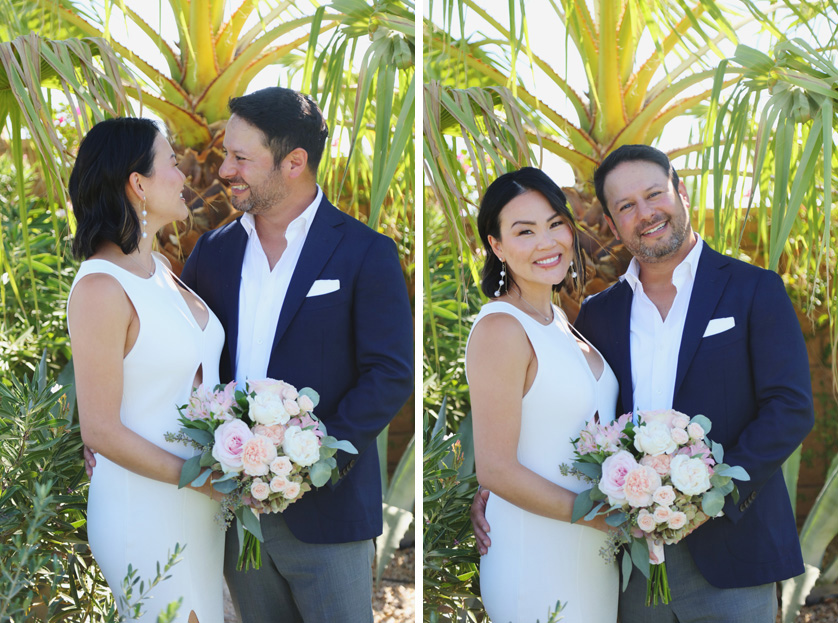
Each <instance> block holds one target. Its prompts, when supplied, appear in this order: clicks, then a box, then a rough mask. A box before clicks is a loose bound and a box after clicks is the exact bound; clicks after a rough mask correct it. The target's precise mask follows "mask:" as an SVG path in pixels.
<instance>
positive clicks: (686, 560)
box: [620, 542, 777, 623]
mask: <svg viewBox="0 0 838 623" xmlns="http://www.w3.org/2000/svg"><path fill="white" fill-rule="evenodd" d="M665 555H666V572H667V575H668V577H669V590H670V592H671V593H672V601H671V602H670V603H669V604H668V605H662V604H660V603H658V605H657V606H649V607H647V606H646V578H645V577H644V576H643V574H642V573H640V572H639V571H638V570H637V569H633V570H632V574H631V579H630V580H629V585H628V588H626V591H625V592H624V593H620V621H621V623H711V622H713V623H774V620H775V618H776V616H777V589H776V586H775V584H774V583H773V582H772V583H771V584H763V585H761V586H749V587H745V588H716V587H715V586H712V585H711V584H709V583H708V582H707V580H705V579H704V576H702V575H701V572H700V571H699V570H698V567H696V566H695V563H694V562H693V558H692V555H691V554H690V550H689V549H688V548H687V546H686V544H684V543H683V542H681V543H679V544H677V545H667V546H666V552H665Z"/></svg>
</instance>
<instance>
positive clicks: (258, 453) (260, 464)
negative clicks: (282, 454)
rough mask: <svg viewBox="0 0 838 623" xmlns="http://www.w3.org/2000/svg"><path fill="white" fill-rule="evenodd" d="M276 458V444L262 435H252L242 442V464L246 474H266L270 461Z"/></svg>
mask: <svg viewBox="0 0 838 623" xmlns="http://www.w3.org/2000/svg"><path fill="white" fill-rule="evenodd" d="M275 458H276V446H275V445H274V444H273V442H272V441H271V440H270V439H268V438H267V437H265V436H264V435H253V437H251V438H250V439H248V440H247V442H246V443H245V444H244V449H243V451H242V465H243V466H244V473H245V474H247V475H248V476H266V475H267V474H268V471H269V467H268V466H269V465H270V464H271V461H273V460H274V459H275Z"/></svg>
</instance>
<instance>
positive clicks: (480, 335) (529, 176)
mask: <svg viewBox="0 0 838 623" xmlns="http://www.w3.org/2000/svg"><path fill="white" fill-rule="evenodd" d="M477 227H478V231H479V234H480V238H481V240H482V241H483V245H484V247H485V249H486V263H485V265H484V267H483V278H482V284H481V286H482V289H483V292H484V293H485V294H486V295H487V296H489V297H490V298H492V300H491V301H490V302H489V303H487V304H486V305H484V306H483V309H481V310H480V313H479V314H478V316H477V318H476V320H475V321H474V326H473V328H472V331H471V335H470V336H469V341H468V344H467V347H466V372H467V376H468V382H469V392H470V395H471V406H472V412H473V418H474V445H475V461H476V468H477V478H478V481H479V482H480V484H481V486H482V487H485V488H488V489H490V490H491V491H492V493H493V495H491V496H490V497H489V501H488V505H487V508H486V520H487V522H488V523H489V525H491V527H492V546H491V548H489V551H488V553H487V554H486V555H484V556H483V557H482V558H481V562H480V591H481V595H482V599H483V603H484V605H485V607H486V611H487V613H488V614H489V618H490V619H491V620H492V621H493V622H494V623H510V622H511V623H535V621H536V620H539V621H541V622H542V623H544V622H545V621H547V619H548V613H549V612H552V611H555V610H556V605H557V602H559V601H560V602H562V603H565V604H566V606H565V609H564V610H563V611H562V613H561V616H562V617H563V618H562V619H561V620H562V621H564V622H565V623H583V622H585V623H587V622H591V621H594V622H597V623H609V622H613V621H616V619H617V597H618V586H617V584H618V579H617V568H616V565H614V564H613V563H612V564H606V563H605V562H604V561H603V559H602V558H601V557H600V555H599V550H600V548H601V547H602V546H603V545H604V544H605V542H606V538H607V537H606V532H607V530H608V526H607V524H606V523H605V520H604V518H603V517H602V516H598V517H596V518H594V520H592V521H590V522H585V521H580V522H578V523H576V524H571V523H570V518H571V511H572V508H573V502H574V499H575V498H576V493H577V492H579V491H582V490H583V489H585V488H586V484H585V483H583V482H582V481H580V480H578V479H576V478H574V477H572V476H562V475H561V473H560V471H559V465H560V464H561V463H570V462H571V461H572V446H571V441H570V440H571V439H572V438H574V437H577V436H578V433H579V431H580V430H581V429H582V428H583V426H584V425H585V423H586V422H587V421H588V420H590V419H591V418H593V417H596V415H597V414H599V417H602V418H608V419H611V418H613V414H614V412H615V403H616V398H617V380H616V378H615V377H614V374H613V373H612V371H611V369H610V368H609V366H608V364H607V363H606V362H605V360H604V359H603V358H602V357H601V356H600V355H599V353H598V352H597V351H596V350H595V349H594V348H593V347H592V346H591V345H590V344H589V343H588V342H587V341H586V340H585V339H584V338H583V337H582V336H581V335H579V334H577V333H576V332H575V331H574V330H573V329H572V327H571V325H570V324H569V323H568V321H567V318H566V317H565V315H564V313H563V312H562V310H561V309H560V308H559V307H557V306H556V305H554V304H553V303H552V299H553V293H554V292H556V291H558V290H560V289H561V288H562V286H563V285H564V284H565V283H566V281H568V280H570V281H572V282H573V284H574V285H575V286H576V287H581V285H582V283H583V280H584V272H585V266H584V263H583V262H584V260H583V257H582V255H581V253H580V250H579V242H578V238H577V236H578V234H577V229H576V225H575V223H574V221H573V217H572V215H571V213H570V210H569V209H568V207H567V203H566V200H565V197H564V195H563V193H562V191H561V190H560V189H559V187H558V186H557V185H556V184H555V183H554V182H553V181H552V180H551V179H550V178H549V177H547V175H545V174H544V173H543V172H542V171H540V170H538V169H534V168H530V167H526V168H523V169H520V170H519V171H514V172H511V173H507V174H505V175H502V176H500V177H499V178H498V179H497V180H495V181H494V182H493V183H492V184H491V185H490V186H489V188H488V189H487V191H486V195H485V196H484V197H483V201H482V202H481V205H480V211H479V214H478V217H477ZM568 272H570V273H571V276H570V279H568Z"/></svg>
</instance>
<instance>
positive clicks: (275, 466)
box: [271, 456, 294, 476]
mask: <svg viewBox="0 0 838 623" xmlns="http://www.w3.org/2000/svg"><path fill="white" fill-rule="evenodd" d="M293 469H294V466H293V465H292V463H291V459H289V458H288V457H287V456H278V457H276V458H275V459H274V460H273V462H272V463H271V471H272V472H273V473H274V474H276V475H277V476H287V475H288V474H290V473H291V471H292V470H293Z"/></svg>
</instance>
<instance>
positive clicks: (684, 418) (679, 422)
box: [671, 411, 690, 428]
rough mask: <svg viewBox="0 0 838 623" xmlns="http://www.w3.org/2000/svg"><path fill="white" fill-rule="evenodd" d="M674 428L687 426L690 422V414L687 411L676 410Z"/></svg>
mask: <svg viewBox="0 0 838 623" xmlns="http://www.w3.org/2000/svg"><path fill="white" fill-rule="evenodd" d="M671 423H672V428H686V427H687V426H689V423H690V416H688V415H687V414H685V413H680V412H678V411H676V412H675V415H674V416H673V417H672V422H671Z"/></svg>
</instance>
